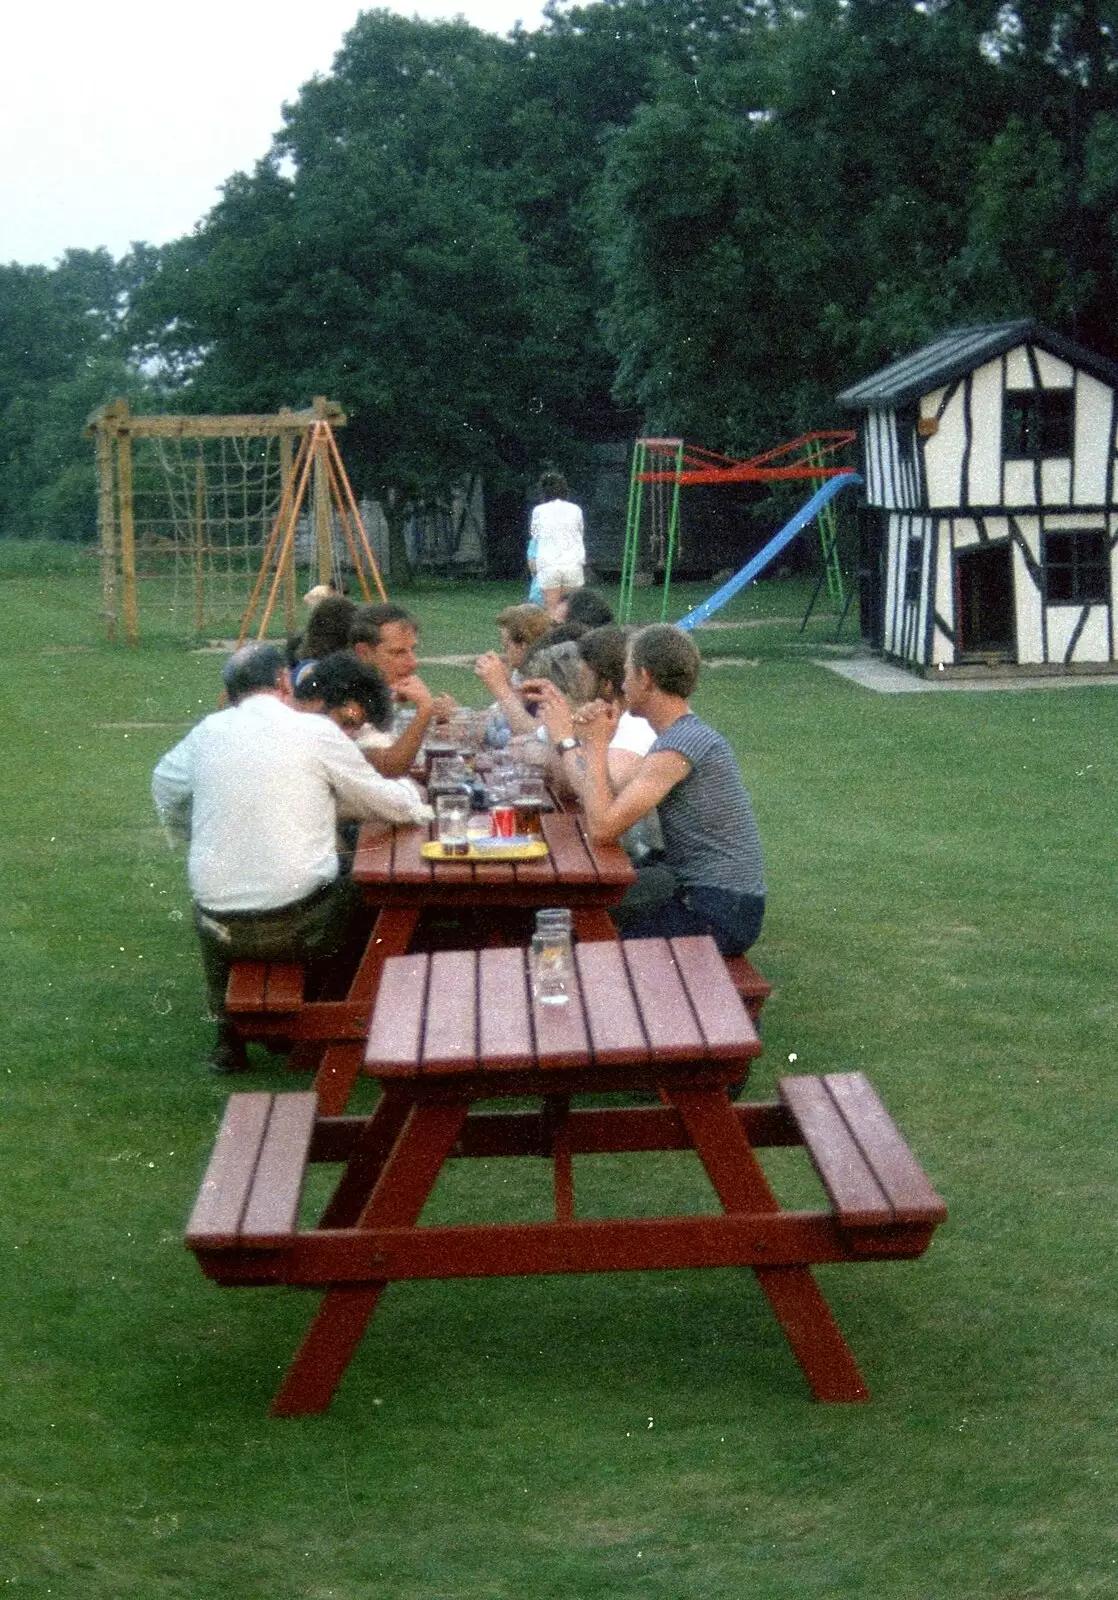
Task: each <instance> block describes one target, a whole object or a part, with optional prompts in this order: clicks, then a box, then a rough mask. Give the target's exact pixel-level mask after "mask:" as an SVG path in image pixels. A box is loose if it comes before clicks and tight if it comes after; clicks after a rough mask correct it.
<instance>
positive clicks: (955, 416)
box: [924, 387, 966, 506]
mask: <svg viewBox="0 0 1118 1600" xmlns="http://www.w3.org/2000/svg"><path fill="white" fill-rule="evenodd" d="M939 392H940V393H942V391H939ZM965 418H966V413H965V411H964V407H963V390H962V388H961V387H960V388H958V389H956V391H955V393H954V395H952V397H951V399H950V400H949V401H948V404H947V408H946V410H945V411H944V413H943V416H942V417H941V418H940V421H939V429H938V430H937V432H936V433H934V434H933V435H932V437H931V438H930V439H926V440H925V442H924V477H925V482H926V485H927V494H928V504H929V506H957V505H959V503H960V501H961V499H962V482H963V450H964V447H965V445H966V433H965V429H964V423H965Z"/></svg>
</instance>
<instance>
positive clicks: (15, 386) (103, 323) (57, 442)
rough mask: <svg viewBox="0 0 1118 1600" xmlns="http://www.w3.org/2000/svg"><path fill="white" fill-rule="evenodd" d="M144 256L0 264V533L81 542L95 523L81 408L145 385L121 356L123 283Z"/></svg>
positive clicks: (71, 254)
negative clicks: (49, 263)
mask: <svg viewBox="0 0 1118 1600" xmlns="http://www.w3.org/2000/svg"><path fill="white" fill-rule="evenodd" d="M148 259H149V257H148V254H147V252H146V250H145V247H142V246H140V247H137V248H136V249H135V250H134V251H133V252H132V253H131V254H130V255H129V256H127V257H126V258H125V259H124V260H123V261H121V262H115V261H114V260H113V258H112V257H111V256H110V255H109V253H108V251H106V250H92V251H90V250H68V251H67V252H66V254H65V255H64V257H63V258H62V260H61V262H60V263H59V264H58V266H57V267H54V268H47V267H38V266H33V267H21V266H17V265H14V264H13V265H10V266H6V267H0V462H2V463H3V472H2V473H0V533H3V534H4V535H8V536H10V535H17V536H19V537H24V538H27V537H35V538H64V539H81V538H88V537H92V535H93V533H94V532H95V529H96V501H95V493H96V483H95V474H94V466H93V458H92V453H91V451H90V448H89V444H88V441H86V440H84V439H83V438H82V426H83V424H84V422H85V419H86V416H87V415H88V413H89V412H90V411H91V410H92V409H94V408H95V407H96V406H98V405H100V404H102V403H103V402H104V401H105V400H108V399H110V398H111V397H112V396H113V395H117V394H127V393H131V394H137V393H138V392H139V391H141V390H143V389H144V387H145V384H144V381H143V379H142V378H141V376H140V374H139V373H138V372H137V370H136V369H135V368H134V367H133V366H131V365H130V364H129V362H128V360H127V357H126V351H125V345H124V340H123V334H122V320H123V316H124V312H125V308H126V302H127V295H128V290H129V286H130V285H132V284H134V283H135V282H136V280H137V278H138V277H139V276H141V275H142V272H143V270H144V264H145V262H146V261H147V260H148Z"/></svg>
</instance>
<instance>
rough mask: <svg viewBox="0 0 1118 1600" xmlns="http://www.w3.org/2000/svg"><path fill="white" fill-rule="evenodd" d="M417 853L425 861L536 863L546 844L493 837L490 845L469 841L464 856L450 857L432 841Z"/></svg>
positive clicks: (543, 852) (475, 840)
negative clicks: (524, 842) (522, 842)
mask: <svg viewBox="0 0 1118 1600" xmlns="http://www.w3.org/2000/svg"><path fill="white" fill-rule="evenodd" d="M419 853H420V855H421V856H423V857H424V859H425V860H427V861H538V860H539V859H540V857H541V856H545V855H547V844H546V842H545V841H544V840H543V839H533V840H531V841H530V843H528V844H517V843H516V841H515V839H498V838H497V837H496V836H494V837H493V840H492V843H490V842H489V840H488V839H486V840H480V839H471V840H470V848H469V850H468V852H467V853H466V854H465V855H464V856H459V855H454V856H452V855H448V854H447V853H446V852H445V851H444V849H443V847H442V845H441V844H439V843H438V841H437V840H434V839H432V840H431V841H430V843H429V844H423V845H420V847H419Z"/></svg>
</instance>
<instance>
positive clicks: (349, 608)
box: [292, 594, 357, 687]
mask: <svg viewBox="0 0 1118 1600" xmlns="http://www.w3.org/2000/svg"><path fill="white" fill-rule="evenodd" d="M356 615H357V607H356V606H355V605H354V603H353V601H352V600H349V599H347V598H346V596H345V595H344V594H328V595H326V596H324V598H323V599H321V600H320V601H319V602H318V604H317V605H316V606H315V608H314V610H313V611H312V612H311V616H310V621H309V622H308V623H307V626H306V627H305V628H304V630H303V633H302V636H301V637H300V638H299V639H297V640H296V641H295V651H294V655H295V669H294V672H293V674H292V681H293V682H294V683H295V685H296V687H298V683H299V679H300V677H301V676H302V675H303V674H304V673H305V672H306V671H307V668H308V667H309V665H310V664H311V663H312V662H315V661H321V660H322V659H323V657H324V656H329V655H333V654H335V652H337V651H338V650H347V649H348V648H349V632H350V629H351V628H352V626H353V621H354V618H355V617H356Z"/></svg>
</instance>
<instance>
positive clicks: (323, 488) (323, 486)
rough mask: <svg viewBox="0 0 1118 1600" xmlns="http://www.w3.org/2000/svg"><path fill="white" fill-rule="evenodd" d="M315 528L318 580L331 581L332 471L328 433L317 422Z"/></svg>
mask: <svg viewBox="0 0 1118 1600" xmlns="http://www.w3.org/2000/svg"><path fill="white" fill-rule="evenodd" d="M312 448H313V449H314V528H315V544H316V546H317V549H318V581H319V583H330V582H332V581H333V577H334V546H333V542H332V540H331V538H330V524H331V517H330V472H329V464H328V461H327V456H326V451H327V444H326V434H325V429H324V428H323V427H322V425H320V424H318V423H316V424H315V430H314V441H313V446H312Z"/></svg>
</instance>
